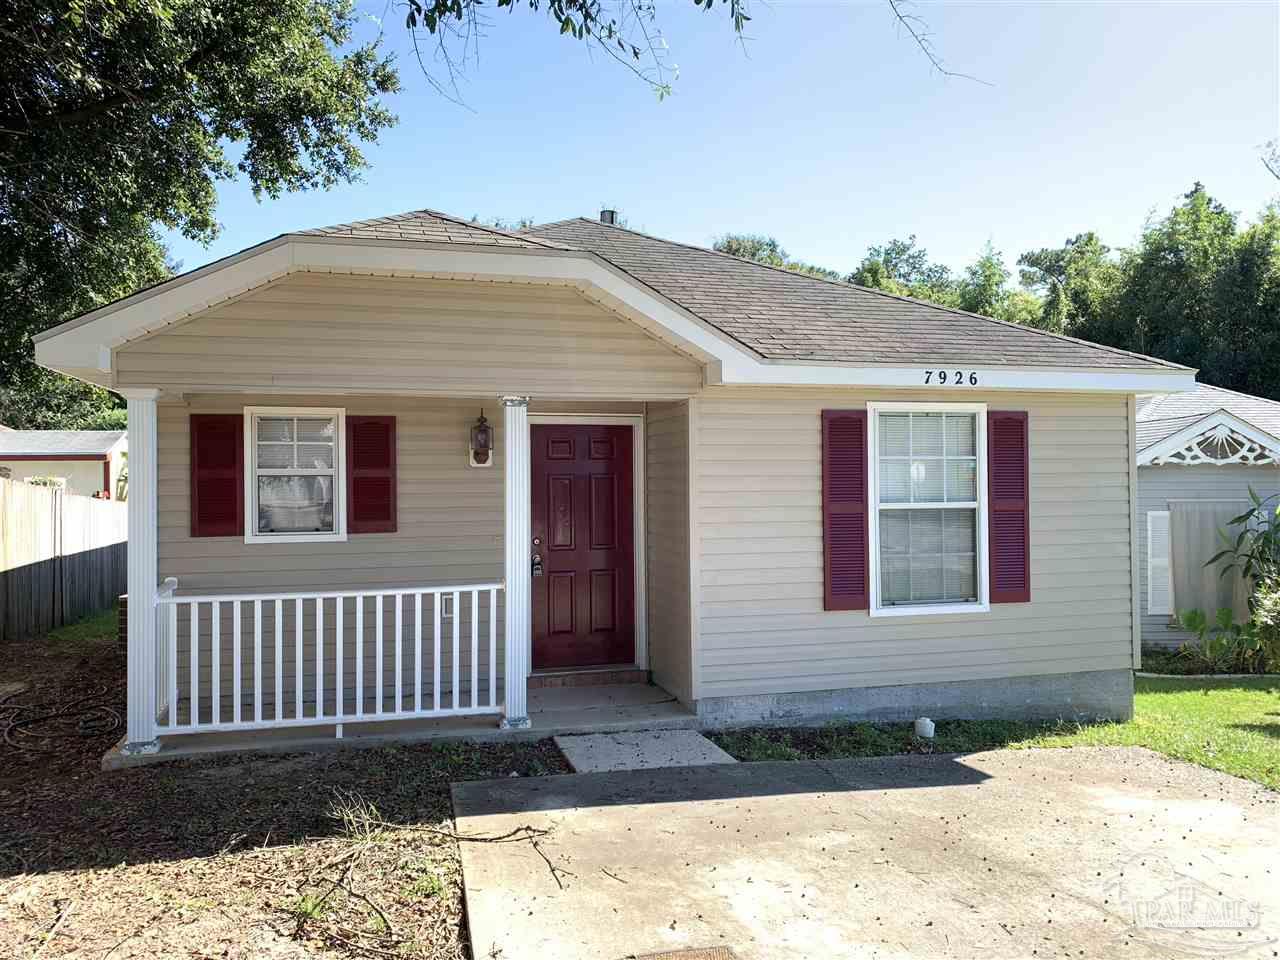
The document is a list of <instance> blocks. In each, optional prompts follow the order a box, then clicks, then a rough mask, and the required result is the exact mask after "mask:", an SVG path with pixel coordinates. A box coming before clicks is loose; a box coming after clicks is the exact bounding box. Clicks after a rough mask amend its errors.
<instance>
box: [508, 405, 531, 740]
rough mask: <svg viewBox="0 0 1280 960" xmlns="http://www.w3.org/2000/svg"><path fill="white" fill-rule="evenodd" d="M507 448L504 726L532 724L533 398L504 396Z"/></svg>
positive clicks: (513, 726)
mask: <svg viewBox="0 0 1280 960" xmlns="http://www.w3.org/2000/svg"><path fill="white" fill-rule="evenodd" d="M502 409H503V418H502V428H503V429H502V444H503V446H502V451H503V470H504V473H505V489H506V509H505V511H504V514H503V515H504V517H505V523H504V526H503V540H502V542H503V544H504V551H505V561H506V564H505V566H506V573H505V577H504V579H505V581H506V584H505V588H506V594H507V599H506V633H505V641H506V646H505V648H504V651H505V655H506V671H505V678H506V679H505V683H506V686H505V697H506V700H505V702H504V703H503V707H502V726H503V727H504V728H508V729H509V728H521V727H527V726H529V708H528V677H529V654H530V650H529V645H530V643H531V637H532V633H531V629H532V626H531V624H532V617H531V605H530V592H529V586H530V585H529V577H530V568H529V559H530V553H529V538H530V537H531V536H532V533H531V532H530V527H529V506H530V489H529V398H528V397H503V398H502Z"/></svg>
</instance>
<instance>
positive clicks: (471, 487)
mask: <svg viewBox="0 0 1280 960" xmlns="http://www.w3.org/2000/svg"><path fill="white" fill-rule="evenodd" d="M272 405H279V406H316V407H334V406H340V407H344V408H345V409H346V411H347V413H348V414H386V415H392V416H395V418H396V445H397V451H396V453H397V491H396V494H397V507H398V518H397V529H396V531H395V532H394V533H366V534H352V535H350V536H349V538H348V539H347V541H346V542H342V543H281V544H270V543H254V544H246V543H245V542H244V538H243V536H237V537H192V536H191V535H190V529H191V521H190V440H189V434H188V418H189V416H190V414H193V413H233V414H240V413H241V412H242V410H243V408H244V407H245V406H272ZM482 405H483V406H485V408H486V410H487V412H488V414H489V416H490V419H491V420H495V421H496V422H497V423H498V437H497V449H496V451H495V463H494V465H493V466H492V467H489V468H483V469H481V468H475V467H471V466H468V464H467V442H468V438H469V431H470V428H471V424H472V423H473V422H474V420H475V418H476V416H477V415H478V414H479V412H480V408H481V406H482ZM501 421H502V418H501V412H500V407H498V406H497V405H496V404H495V403H494V402H493V401H492V400H491V399H489V400H479V399H477V400H466V401H464V400H438V399H409V398H399V397H395V398H393V397H340V398H339V397H332V396H315V397H296V396H291V397H278V396H276V397H273V396H259V395H253V396H234V397H233V396H218V395H195V396H191V397H189V398H188V402H187V403H185V404H184V403H172V402H162V403H161V404H160V405H159V418H158V431H157V434H158V450H159V459H160V466H159V494H158V498H159V500H158V507H159V533H158V537H159V543H158V547H159V573H160V577H161V578H162V579H163V578H165V577H177V578H178V590H179V593H180V594H182V593H185V594H196V593H254V592H271V591H289V590H298V591H324V590H348V589H362V588H365V587H368V588H370V589H376V588H377V587H380V586H381V587H393V586H407V585H414V586H418V585H420V586H444V585H450V584H464V583H491V582H497V581H499V580H501V579H502V566H503V562H502V524H503V520H502V509H503V507H502V504H503V496H502V469H503V468H502V462H503V459H502V437H501ZM246 522H252V518H246ZM393 602H394V601H393V600H391V599H390V598H388V599H387V600H385V601H384V603H385V604H386V612H385V613H384V618H385V620H384V630H386V631H387V633H386V634H385V636H387V637H391V636H394V619H393V613H392V611H393V609H394V608H393V606H392V604H393ZM373 603H374V601H372V600H368V601H366V611H365V624H366V626H365V638H366V643H365V667H366V671H367V674H368V676H367V678H366V679H367V681H368V682H371V678H372V669H373V667H372V665H373V655H374V653H373V625H374V612H373V610H374V608H373ZM428 603H429V601H428ZM308 606H309V605H308ZM410 609H411V608H410ZM502 609H503V607H502V600H501V594H500V595H499V601H498V623H497V627H498V631H499V643H498V658H499V673H500V672H501V656H502V643H501V631H502ZM241 613H242V616H243V617H245V620H244V623H243V625H242V629H243V631H244V638H245V650H246V654H247V652H248V651H249V650H250V647H249V643H248V640H249V638H250V637H251V635H252V633H251V623H252V620H251V617H252V613H251V604H246V605H244V606H243V607H242V611H241ZM282 614H283V618H284V619H283V633H284V637H285V644H284V646H285V658H284V669H285V681H286V683H285V690H286V701H287V702H288V704H289V706H290V709H291V707H292V702H293V701H292V696H293V693H292V691H293V678H294V667H293V633H292V631H293V616H294V612H293V610H292V604H291V603H285V604H284V609H283V610H282ZM344 614H345V618H346V624H347V627H346V637H345V639H346V643H345V645H344V659H345V660H346V661H347V667H346V669H345V671H344V673H345V677H344V681H345V685H346V687H347V689H348V691H349V692H350V691H351V690H353V689H354V687H353V684H354V665H355V646H354V636H355V634H354V628H355V619H354V618H355V604H354V601H353V600H350V599H348V600H347V601H346V603H345V610H344ZM462 614H463V616H462V621H461V625H462V631H461V636H462V654H463V655H462V657H461V658H460V663H461V665H462V674H463V676H464V677H467V676H469V673H470V657H469V649H470V636H471V634H470V608H469V607H467V606H466V600H465V598H464V601H463V611H462ZM184 616H185V609H184ZM209 616H210V612H209V608H208V607H207V606H206V607H202V609H201V617H202V622H203V628H202V629H201V630H200V635H201V647H202V649H201V657H200V673H201V676H202V677H205V678H207V677H208V676H209V664H210V661H211V654H210V643H211V631H210V628H209V624H208V619H209ZM222 616H223V628H222V637H223V646H222V664H223V667H222V671H221V672H222V686H223V689H224V691H225V692H227V693H229V692H230V690H231V676H232V675H231V649H230V638H231V629H232V628H231V623H232V620H231V616H232V614H231V610H230V609H229V607H227V606H226V605H224V610H223V613H222ZM313 616H314V611H313V610H312V609H306V610H305V612H304V617H305V618H306V619H305V621H304V622H305V623H310V622H311V618H312V617H313ZM263 617H264V631H265V633H266V636H267V638H268V648H269V651H273V650H274V619H273V617H274V604H273V603H270V602H268V603H267V604H264V612H263ZM411 619H412V618H411V616H410V621H411ZM424 619H425V621H426V628H427V630H428V631H429V629H430V625H431V610H430V607H429V606H428V607H427V608H426V609H425V610H424ZM406 622H409V621H406ZM326 626H327V630H326V642H327V644H328V649H329V651H330V655H329V659H330V660H332V649H333V647H332V644H333V641H334V632H333V601H329V609H328V611H327V616H326ZM445 626H446V630H445V631H444V633H445V636H444V640H445V645H444V657H443V659H444V663H445V673H446V676H448V674H449V671H450V668H451V664H452V659H451V658H452V635H451V633H450V632H449V630H448V624H446V625H445ZM480 627H481V629H480V634H481V638H482V641H483V642H482V645H481V657H480V666H481V670H482V675H483V672H484V671H485V670H487V664H488V645H487V638H488V608H487V598H486V600H485V604H484V605H482V607H481V617H480ZM410 633H411V631H410ZM408 636H409V634H408V633H406V646H405V649H404V651H403V652H402V665H403V667H404V669H405V671H406V675H407V671H408V670H409V669H410V664H411V663H412V652H411V651H412V647H411V646H410V645H409V641H408ZM187 637H188V627H187V625H186V624H180V631H179V648H180V649H179V658H178V662H179V665H180V670H179V675H180V678H181V680H182V684H183V686H182V687H181V690H180V697H181V696H183V695H184V694H183V693H182V691H185V690H186V686H185V684H186V683H187V681H186V674H185V672H184V670H183V669H182V667H185V665H186V664H188V663H189V659H188V657H189V652H188V651H189V646H188V644H187ZM428 640H430V637H428ZM392 649H393V647H392V646H391V645H390V643H389V642H388V647H387V658H388V664H390V663H391V658H392V652H391V651H392ZM251 663H252V657H251V656H249V657H248V660H247V661H246V664H245V666H246V669H245V677H244V680H243V682H242V685H243V686H244V688H245V690H246V692H247V691H248V690H249V689H251V684H252V680H251V677H250V671H249V669H248V667H249V666H251ZM314 664H315V655H314V648H313V647H312V645H311V644H310V642H308V643H307V645H306V647H305V652H304V661H303V666H304V677H305V678H306V689H307V690H310V689H311V683H312V681H311V677H312V676H313V675H314ZM390 669H391V668H390V666H388V670H389V671H390ZM326 673H327V674H328V677H329V681H328V682H329V684H330V685H331V684H332V677H333V667H332V663H331V662H330V664H329V666H328V667H326ZM393 677H394V674H392V673H390V672H389V673H388V675H387V677H386V683H385V685H384V688H385V690H386V691H387V693H388V694H389V693H390V692H391V690H392V688H393ZM264 684H265V687H264V689H265V690H267V691H271V690H272V687H273V684H274V668H273V666H272V662H271V656H270V655H268V656H267V657H266V659H265V660H264Z"/></svg>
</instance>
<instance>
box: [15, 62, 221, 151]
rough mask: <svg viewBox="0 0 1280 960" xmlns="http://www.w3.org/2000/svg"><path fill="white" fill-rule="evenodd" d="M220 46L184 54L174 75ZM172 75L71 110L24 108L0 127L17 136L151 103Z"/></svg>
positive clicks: (195, 64)
mask: <svg viewBox="0 0 1280 960" xmlns="http://www.w3.org/2000/svg"><path fill="white" fill-rule="evenodd" d="M219 48H220V44H218V43H216V42H214V43H208V44H205V45H204V46H203V47H201V48H200V49H198V50H195V51H193V52H192V54H191V56H189V57H187V59H186V60H184V61H183V62H182V63H181V65H179V67H178V70H177V73H176V74H175V77H180V76H182V75H184V74H187V73H190V72H191V71H192V70H194V69H196V68H197V67H199V66H200V65H201V64H202V63H204V62H205V61H206V60H208V59H209V58H210V57H212V56H213V55H214V54H215V53H216V52H217V51H218V49H219ZM175 77H168V78H166V79H165V80H164V81H156V82H154V83H150V84H147V85H145V86H142V87H138V86H134V87H132V88H125V89H121V90H119V91H117V92H116V93H113V94H111V95H110V96H107V97H102V98H100V99H98V100H94V101H91V102H89V103H86V104H81V105H80V106H77V107H73V108H72V109H70V110H59V111H56V112H53V113H46V114H43V115H38V116H35V117H31V118H29V117H27V115H26V112H25V111H23V115H22V116H21V117H18V116H16V115H9V116H6V117H0V129H3V130H4V132H6V133H16V134H18V135H19V136H23V135H26V134H28V133H31V132H33V131H35V130H39V129H42V128H45V127H55V126H56V127H73V126H77V125H79V124H82V123H86V122H88V121H90V120H94V119H96V118H98V117H100V116H102V115H103V114H104V113H110V112H111V111H112V110H115V109H116V108H117V107H123V106H125V105H126V104H130V103H134V104H140V103H151V102H154V101H155V100H156V99H157V98H158V96H159V94H160V93H162V92H163V91H164V90H165V89H167V88H168V87H170V86H172V85H173V83H174V82H175Z"/></svg>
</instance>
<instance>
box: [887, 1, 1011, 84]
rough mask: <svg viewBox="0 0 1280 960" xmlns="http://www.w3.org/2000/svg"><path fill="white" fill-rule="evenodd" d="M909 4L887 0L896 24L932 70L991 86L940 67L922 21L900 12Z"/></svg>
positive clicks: (938, 58)
mask: <svg viewBox="0 0 1280 960" xmlns="http://www.w3.org/2000/svg"><path fill="white" fill-rule="evenodd" d="M909 2H910V0H888V3H889V9H890V10H892V11H893V15H894V17H896V18H897V20H898V22H899V23H900V24H902V26H903V27H905V28H906V30H907V33H909V34H911V39H912V40H914V41H915V42H916V46H918V47H919V48H920V49H921V50H922V51H924V55H925V56H926V57H928V58H929V62H930V63H931V64H933V69H935V70H937V71H938V72H939V73H940V74H942V75H943V76H944V77H958V78H959V79H961V80H972V81H973V82H974V83H980V84H982V85H983V86H985V87H989V86H991V84H990V83H988V82H987V81H986V80H980V79H978V78H977V77H975V76H971V75H970V74H967V73H957V72H956V71H955V70H948V69H947V68H946V67H944V66H943V65H942V59H941V58H940V57H939V56H938V52H937V51H936V50H934V48H933V42H932V41H931V40H930V39H929V34H928V33H927V32H926V31H927V29H928V25H927V24H926V23H925V22H924V20H923V19H921V18H920V17H918V16H916V15H915V14H914V13H904V12H903V11H902V4H904V3H909Z"/></svg>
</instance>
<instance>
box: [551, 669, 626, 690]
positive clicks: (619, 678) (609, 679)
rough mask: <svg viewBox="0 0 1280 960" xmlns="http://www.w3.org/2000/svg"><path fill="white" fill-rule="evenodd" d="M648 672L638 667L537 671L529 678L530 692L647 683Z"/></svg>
mask: <svg viewBox="0 0 1280 960" xmlns="http://www.w3.org/2000/svg"><path fill="white" fill-rule="evenodd" d="M648 682H649V671H648V670H643V669H641V668H640V667H632V666H619V667H612V666H606V667H585V668H583V669H575V670H539V671H537V672H535V673H534V674H533V675H532V676H531V677H529V689H530V690H548V689H552V688H555V687H606V686H617V685H618V684H622V683H648Z"/></svg>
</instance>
